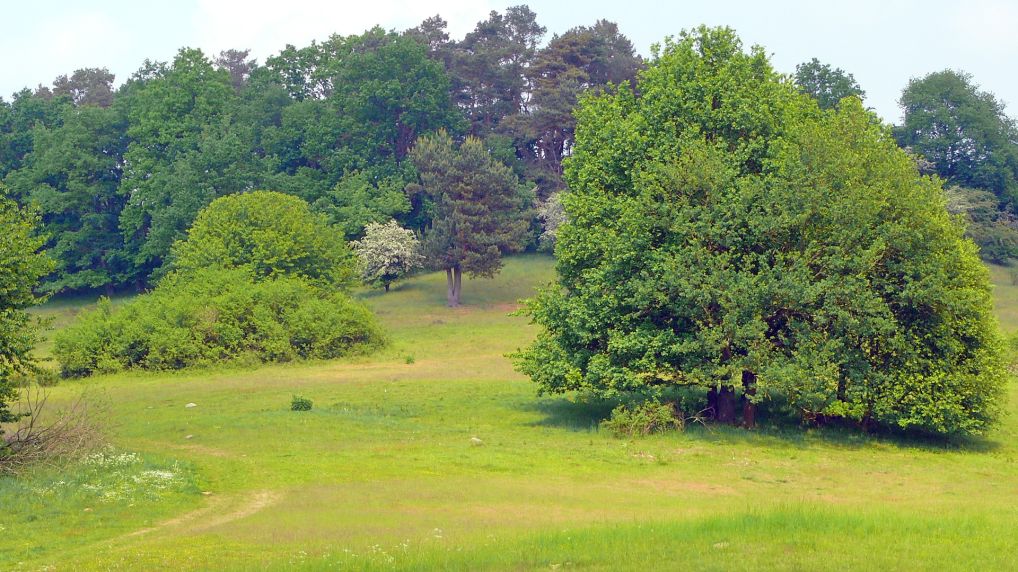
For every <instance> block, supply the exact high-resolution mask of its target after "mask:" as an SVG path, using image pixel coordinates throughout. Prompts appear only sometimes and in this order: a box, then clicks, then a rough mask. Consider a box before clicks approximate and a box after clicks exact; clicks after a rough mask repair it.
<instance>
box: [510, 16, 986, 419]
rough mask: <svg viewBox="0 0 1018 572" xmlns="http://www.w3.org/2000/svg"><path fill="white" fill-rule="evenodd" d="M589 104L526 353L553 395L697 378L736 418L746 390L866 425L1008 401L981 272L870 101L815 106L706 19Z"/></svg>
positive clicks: (965, 415) (723, 413) (939, 198)
mask: <svg viewBox="0 0 1018 572" xmlns="http://www.w3.org/2000/svg"><path fill="white" fill-rule="evenodd" d="M676 77H682V78H684V82H683V86H682V89H677V88H676V84H675V81H674V78H676ZM577 117H578V123H577V144H576V151H575V153H574V155H573V157H572V158H571V159H570V161H569V162H567V166H566V179H567V181H568V183H569V187H570V192H569V193H568V194H566V195H565V197H564V199H563V204H564V206H565V209H566V214H567V217H568V222H567V223H566V224H565V225H563V226H562V227H561V228H560V229H559V233H558V241H557V246H556V256H557V258H558V282H557V284H555V285H554V286H552V287H551V288H549V289H547V290H545V291H543V292H542V293H541V294H540V295H539V296H538V297H537V298H536V299H534V300H533V301H531V303H530V304H529V309H528V311H529V313H530V315H531V316H532V318H533V320H534V321H535V322H536V323H538V324H540V325H542V326H543V327H544V331H543V332H542V333H540V334H539V336H538V339H537V341H536V342H535V343H534V344H533V345H532V346H531V347H530V348H529V349H527V350H524V351H522V352H520V353H519V354H517V355H516V363H517V367H518V368H519V369H520V370H521V371H522V372H524V373H526V374H528V375H530V376H531V377H532V378H533V379H534V380H535V381H536V382H537V383H538V385H539V387H540V388H541V390H542V391H548V392H563V391H570V390H586V391H591V392H594V393H596V394H600V395H604V396H615V395H620V394H625V393H628V392H631V391H636V390H643V389H646V388H648V387H656V386H669V385H699V386H702V387H706V388H708V389H710V390H711V395H712V399H713V400H714V403H713V405H714V409H715V413H716V414H717V415H718V417H719V418H720V419H721V420H724V421H734V404H733V402H734V399H735V395H736V388H738V387H741V388H742V389H743V399H744V401H745V404H746V407H745V408H744V410H745V414H746V415H745V417H746V421H747V423H751V422H752V416H753V412H754V407H753V404H755V403H757V402H760V401H764V400H767V399H768V398H769V397H771V396H772V395H777V394H781V395H784V396H786V397H787V399H788V400H789V401H790V402H791V403H792V404H793V405H794V406H795V407H797V408H798V409H799V411H800V412H801V413H802V415H803V417H804V418H806V419H810V420H818V419H824V418H831V417H840V418H846V419H850V420H855V421H858V422H859V423H861V424H863V425H864V426H865V425H873V424H880V425H885V426H892V427H898V428H903V429H915V430H919V431H929V432H934V433H955V432H958V433H980V432H983V431H985V430H986V429H987V428H988V427H989V426H990V425H991V424H992V423H993V422H994V420H995V419H996V418H997V415H998V412H999V410H1000V401H1001V399H1002V398H1003V383H1004V372H1003V363H1002V359H1001V342H1000V339H999V334H998V332H997V327H996V324H995V322H994V321H993V318H992V314H991V310H992V308H991V302H990V288H989V280H988V274H987V271H986V269H985V268H984V267H983V266H982V265H981V264H980V262H979V260H978V258H977V256H976V252H975V247H974V246H973V245H972V244H971V242H969V241H967V240H964V239H963V238H962V228H961V227H960V226H959V225H958V224H956V222H955V221H954V220H953V219H952V218H951V217H950V216H949V215H948V213H947V212H946V209H945V205H944V199H943V193H942V190H941V188H940V183H939V181H937V180H933V179H929V178H923V177H920V176H919V174H918V173H917V172H916V168H915V164H914V162H913V161H912V160H911V159H910V158H909V156H908V155H907V154H905V153H904V152H903V151H901V150H900V149H898V148H897V146H896V145H895V142H894V140H893V139H892V138H891V137H890V134H889V132H888V131H887V130H886V129H885V128H884V127H883V126H881V125H879V124H878V123H877V122H876V121H875V120H874V118H873V116H872V115H871V114H870V113H868V112H867V111H865V110H864V109H862V107H861V104H860V103H859V102H858V100H852V99H848V100H844V101H843V102H842V103H841V104H840V105H839V107H838V109H837V110H836V111H834V112H832V113H821V112H820V110H819V108H818V107H817V106H816V104H815V103H814V102H813V100H812V99H810V98H807V97H804V96H802V95H800V94H799V93H798V92H797V91H796V90H795V88H794V87H792V86H790V85H788V84H787V83H785V82H783V81H782V78H781V76H780V75H779V74H778V73H776V72H775V71H774V70H773V69H772V68H771V66H770V63H769V61H768V60H767V57H766V55H765V54H764V52H763V50H762V49H761V48H754V49H753V50H752V51H750V52H749V53H746V52H744V51H743V50H742V46H741V43H740V42H739V40H738V38H737V37H736V36H735V34H734V33H733V32H732V31H731V30H729V29H708V28H699V29H696V30H694V31H692V32H688V33H684V34H683V35H682V36H680V37H679V39H678V40H671V41H667V42H666V43H665V45H664V47H663V48H662V49H661V50H660V51H659V52H658V53H656V54H655V57H654V60H653V61H652V62H651V64H650V66H649V68H648V69H647V70H646V71H645V72H643V73H641V75H640V78H639V84H638V87H637V89H636V90H635V91H632V90H629V89H626V88H621V89H619V90H618V91H617V92H615V93H612V94H608V95H605V96H602V97H596V98H588V99H587V100H585V102H584V103H583V104H582V105H581V107H580V109H579V110H578V112H577Z"/></svg>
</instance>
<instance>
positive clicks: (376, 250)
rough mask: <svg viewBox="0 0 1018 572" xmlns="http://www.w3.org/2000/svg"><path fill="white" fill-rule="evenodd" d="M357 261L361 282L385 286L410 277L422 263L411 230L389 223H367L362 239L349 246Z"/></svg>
mask: <svg viewBox="0 0 1018 572" xmlns="http://www.w3.org/2000/svg"><path fill="white" fill-rule="evenodd" d="M351 246H352V247H353V251H354V253H355V254H356V255H357V258H358V259H359V260H360V269H361V278H362V279H363V280H364V282H365V283H367V284H372V285H380V286H382V287H383V288H385V291H386V292H388V291H389V285H390V284H392V283H393V282H395V281H396V280H399V279H400V278H403V277H405V276H406V275H408V274H410V273H411V272H413V271H414V270H415V269H417V268H421V267H422V266H423V263H424V255H423V254H422V253H421V243H420V241H419V240H417V237H416V236H414V233H413V231H412V230H407V229H405V228H403V227H401V226H399V224H398V223H397V222H396V221H394V220H391V221H389V222H387V223H385V224H378V223H369V224H368V225H367V227H365V229H364V238H362V239H360V240H358V241H356V242H354V243H353V244H352V245H351Z"/></svg>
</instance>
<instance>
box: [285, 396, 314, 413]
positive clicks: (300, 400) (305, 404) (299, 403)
mask: <svg viewBox="0 0 1018 572" xmlns="http://www.w3.org/2000/svg"><path fill="white" fill-rule="evenodd" d="M312 405H313V404H312V403H311V400H310V399H308V398H307V397H304V396H303V395H294V396H293V399H292V400H291V401H290V411H311V406H312Z"/></svg>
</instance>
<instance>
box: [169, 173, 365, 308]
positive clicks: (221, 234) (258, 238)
mask: <svg viewBox="0 0 1018 572" xmlns="http://www.w3.org/2000/svg"><path fill="white" fill-rule="evenodd" d="M216 267H221V268H243V269H245V270H247V271H248V272H249V273H250V274H251V275H252V276H253V277H254V278H255V279H256V280H258V279H262V278H273V277H278V276H299V277H301V278H304V279H306V280H307V281H308V282H310V283H311V284H313V285H316V286H319V287H324V288H340V289H342V288H345V287H347V286H349V284H350V282H351V281H352V279H353V273H354V260H353V256H352V254H351V253H350V249H349V248H348V247H347V245H346V242H345V241H344V240H343V235H342V233H341V232H339V230H337V229H335V228H333V227H332V226H330V225H329V224H328V223H326V221H325V218H324V217H323V216H322V215H319V214H315V213H313V212H311V209H310V208H309V207H308V204H307V203H306V202H304V201H303V200H301V199H299V198H297V197H292V196H289V195H284V194H282V193H277V192H272V191H252V192H249V193H240V194H235V195H228V196H225V197H221V198H219V199H216V200H215V201H213V202H212V204H210V205H209V206H208V207H206V208H205V209H204V210H203V211H201V213H200V214H199V215H198V217H197V218H196V219H195V221H194V225H193V226H192V227H191V229H190V230H189V231H188V232H187V238H186V239H185V240H182V241H180V242H178V243H176V244H175V245H174V246H173V254H172V257H171V261H170V268H169V269H170V270H173V271H175V272H176V274H178V275H188V274H193V273H195V272H198V271H200V270H202V269H205V268H216Z"/></svg>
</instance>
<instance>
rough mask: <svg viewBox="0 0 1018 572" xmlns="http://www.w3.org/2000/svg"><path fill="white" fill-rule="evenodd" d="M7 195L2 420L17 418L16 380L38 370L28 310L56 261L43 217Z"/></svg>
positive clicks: (1, 247)
mask: <svg viewBox="0 0 1018 572" xmlns="http://www.w3.org/2000/svg"><path fill="white" fill-rule="evenodd" d="M6 194H7V193H6V189H4V188H3V187H2V186H0V228H2V229H3V233H4V234H3V239H2V240H0V423H7V422H9V421H14V420H15V419H17V417H16V415H15V414H14V413H13V412H12V411H11V410H10V407H9V404H10V402H11V400H12V399H13V398H14V397H15V396H16V393H15V389H14V386H13V384H12V378H13V377H14V376H16V375H19V374H24V373H27V372H29V371H30V370H31V369H32V367H33V365H34V360H33V357H32V349H33V348H34V347H35V342H36V330H35V326H34V324H33V323H32V319H31V318H30V316H29V315H28V313H26V312H25V309H26V308H28V307H30V306H33V305H35V304H37V303H38V302H39V298H38V297H36V295H35V293H34V292H33V288H35V286H36V284H37V283H38V281H39V279H40V278H42V277H43V276H45V275H46V274H48V273H49V272H50V271H51V270H52V269H53V264H52V261H51V260H50V259H49V258H47V257H46V256H45V255H44V254H41V253H40V249H41V248H42V245H43V242H44V241H43V238H42V237H40V236H38V235H37V234H36V226H37V225H38V223H39V217H38V215H36V214H35V213H33V212H31V211H29V210H26V209H23V208H21V207H19V206H18V205H17V203H15V202H14V201H13V200H11V199H10V198H8V197H7V196H6ZM0 447H2V441H0ZM0 454H2V453H0Z"/></svg>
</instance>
